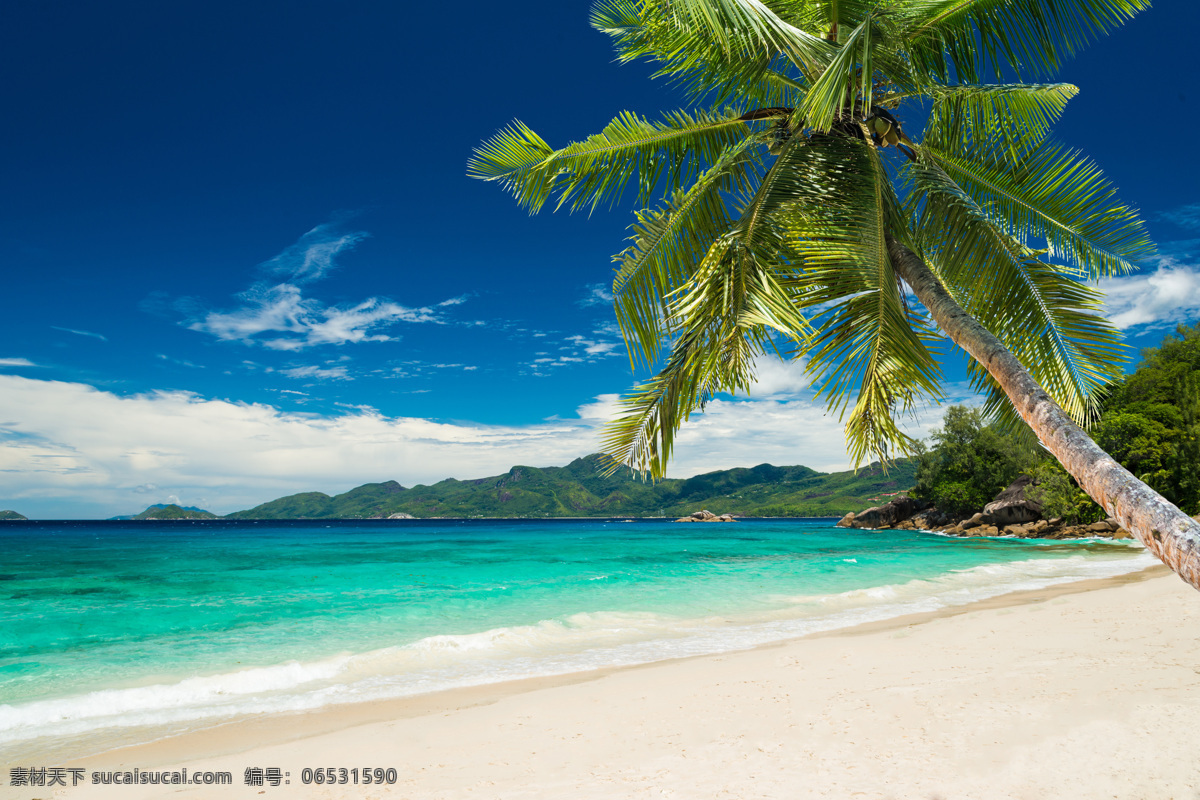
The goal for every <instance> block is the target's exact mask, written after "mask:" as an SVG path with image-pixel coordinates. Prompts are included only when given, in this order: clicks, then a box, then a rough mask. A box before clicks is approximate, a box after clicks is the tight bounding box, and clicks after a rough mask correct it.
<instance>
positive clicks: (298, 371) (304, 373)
mask: <svg viewBox="0 0 1200 800" xmlns="http://www.w3.org/2000/svg"><path fill="white" fill-rule="evenodd" d="M279 372H281V373H282V374H284V375H287V376H288V377H289V378H313V379H316V380H336V381H349V380H354V379H353V378H351V377H350V376H349V375H348V374H347V373H346V368H345V367H317V366H306V367H292V368H291V369H281V370H279Z"/></svg>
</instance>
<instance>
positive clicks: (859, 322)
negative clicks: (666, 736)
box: [468, 0, 1200, 588]
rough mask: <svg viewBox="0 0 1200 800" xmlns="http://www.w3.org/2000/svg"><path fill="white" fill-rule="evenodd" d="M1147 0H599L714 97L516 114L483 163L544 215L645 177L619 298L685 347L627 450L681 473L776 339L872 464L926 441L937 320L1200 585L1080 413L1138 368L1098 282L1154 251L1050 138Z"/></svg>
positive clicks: (622, 260)
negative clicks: (923, 423)
mask: <svg viewBox="0 0 1200 800" xmlns="http://www.w3.org/2000/svg"><path fill="white" fill-rule="evenodd" d="M1148 5H1149V0H599V2H598V3H597V4H596V6H595V7H594V9H593V12H592V24H593V25H594V26H595V27H596V28H598V29H600V30H601V31H603V32H605V33H607V34H609V35H610V36H611V37H612V38H613V40H614V41H615V44H616V48H617V52H618V56H619V59H620V60H621V61H633V60H637V59H646V60H649V61H650V62H652V63H653V64H654V65H656V66H657V68H658V72H657V75H658V76H663V77H667V78H669V79H671V80H673V81H675V82H676V83H678V84H679V85H680V86H681V87H682V89H683V90H684V91H685V92H686V93H688V95H689V97H690V99H691V100H693V101H694V102H696V103H697V104H698V105H702V106H703V110H697V111H692V112H686V111H675V112H672V113H668V114H666V115H664V116H663V117H662V118H661V119H660V120H658V121H651V120H649V119H646V118H643V117H640V116H638V115H635V114H632V113H629V112H625V113H622V114H621V115H619V116H618V117H617V118H616V119H614V120H613V121H612V122H611V123H610V124H609V125H608V126H607V127H605V128H604V130H602V131H601V132H600V133H598V134H596V135H594V136H591V137H589V138H587V139H585V140H583V141H580V142H575V143H573V144H570V145H568V146H567V147H564V148H562V149H559V150H555V149H554V148H552V147H550V146H549V145H548V144H546V143H545V142H544V141H543V140H542V139H541V138H540V137H539V136H538V135H537V134H536V133H534V132H533V131H532V130H531V129H530V128H528V127H527V126H525V125H524V124H522V123H520V122H514V123H512V124H511V125H510V126H508V127H507V128H505V129H503V130H501V131H500V132H499V133H497V134H496V135H495V136H494V137H493V138H491V139H490V140H488V141H487V142H485V143H483V144H482V145H481V146H480V147H479V148H478V149H477V150H476V152H475V155H474V157H473V158H472V159H471V161H470V164H469V166H468V170H469V173H470V174H471V175H472V176H474V177H477V178H481V179H484V180H490V181H496V182H498V183H499V184H500V185H501V186H503V187H504V188H505V189H507V190H509V191H510V192H512V193H513V195H514V196H515V197H516V198H517V200H518V201H519V202H520V203H521V204H523V205H524V206H526V207H527V208H529V209H530V210H531V212H536V211H537V210H538V209H540V208H542V207H543V206H544V205H545V204H546V203H547V202H548V201H551V202H553V203H554V205H555V207H556V208H562V207H568V208H570V209H572V210H574V209H579V208H594V207H596V206H597V205H599V204H602V203H611V202H613V201H615V200H616V199H618V198H619V197H621V196H623V195H624V194H626V193H627V192H631V191H636V194H637V201H638V205H639V206H640V207H641V210H640V211H638V212H637V221H636V223H635V224H634V225H633V226H632V231H633V235H632V236H631V238H630V243H629V246H628V247H627V249H625V250H624V251H623V252H622V253H620V254H619V255H618V256H616V257H615V260H616V261H617V262H618V264H619V267H618V270H617V274H616V278H615V280H614V283H613V294H614V297H615V302H616V310H617V317H618V320H619V322H620V324H621V327H622V330H623V332H624V334H625V338H626V342H627V344H628V345H629V350H630V354H631V359H633V361H634V363H635V366H637V365H639V364H640V365H645V366H651V365H658V364H659V363H660V362H661V361H662V360H663V359H665V365H664V366H662V368H661V370H660V371H659V372H658V373H657V375H656V376H655V377H654V378H652V379H651V380H649V381H647V382H645V383H643V384H641V385H639V386H638V387H637V388H636V389H635V391H634V392H633V393H632V394H631V395H630V396H629V397H627V398H625V399H624V401H623V408H622V411H621V412H620V414H619V416H618V418H617V419H616V420H615V421H614V422H613V423H611V424H610V426H609V428H608V430H607V433H606V436H605V447H606V449H607V450H608V452H609V453H610V455H612V456H613V458H614V463H627V464H629V465H630V466H632V467H634V468H636V469H639V470H644V471H649V472H650V473H651V474H653V475H661V474H662V472H663V470H664V466H665V463H666V460H667V459H668V458H669V456H670V453H671V448H672V443H673V438H674V434H675V432H676V431H677V430H678V428H679V427H680V425H681V424H682V423H683V422H684V421H685V420H686V419H687V418H688V416H689V414H690V413H691V412H692V411H694V410H696V409H698V408H700V409H702V408H703V407H704V405H705V403H706V402H707V400H708V399H709V398H711V397H712V396H713V395H714V394H716V393H719V392H732V393H736V392H739V391H743V392H744V391H749V390H750V389H751V387H752V385H753V382H754V363H755V359H756V358H758V357H761V356H763V355H764V354H766V353H768V351H775V352H779V353H786V354H788V355H791V356H793V357H803V358H805V359H806V366H807V368H808V369H809V370H811V371H812V373H813V374H814V376H815V377H816V382H817V385H818V388H819V392H820V393H821V394H822V395H823V396H824V397H825V399H826V401H827V403H828V404H829V406H830V407H831V408H832V409H834V410H836V411H837V412H838V413H839V414H841V415H842V418H843V419H845V422H846V437H847V442H848V444H849V448H850V451H851V454H852V456H853V458H854V460H855V463H856V464H858V463H862V461H863V460H864V459H866V458H867V457H868V456H871V457H874V456H877V457H880V458H881V459H883V460H884V461H885V462H886V460H887V459H888V458H889V457H891V456H892V455H894V454H895V453H899V452H909V451H910V449H911V447H912V445H913V444H914V442H913V441H912V440H911V439H910V438H909V437H908V436H907V435H906V434H905V433H904V432H903V430H902V429H901V428H900V426H899V424H898V422H897V418H898V416H900V415H902V414H904V413H906V412H908V411H910V410H911V409H912V408H913V406H914V404H915V403H917V402H920V401H928V400H936V399H937V398H938V397H939V396H940V389H939V386H940V383H941V379H942V376H941V371H940V367H939V364H938V360H937V358H936V357H935V353H936V351H937V348H938V346H939V343H940V342H941V341H942V335H944V336H946V337H949V339H950V340H951V341H952V342H953V343H954V344H955V345H957V346H959V347H961V348H962V349H964V350H965V351H966V352H967V353H969V354H970V355H971V356H972V357H973V361H972V362H971V365H970V370H971V379H972V381H973V383H974V385H975V386H976V387H977V388H978V389H979V390H981V391H983V392H986V394H987V398H988V399H987V409H988V411H989V413H990V414H992V415H993V416H994V417H995V418H997V419H1000V420H1002V421H1005V422H1006V423H1007V424H1010V425H1013V426H1020V425H1021V423H1020V422H1019V420H1024V422H1025V423H1028V425H1029V427H1030V428H1031V429H1032V430H1033V432H1034V433H1035V434H1036V435H1037V437H1038V439H1039V440H1040V441H1041V442H1042V444H1043V445H1044V446H1045V447H1046V448H1047V449H1049V451H1050V452H1051V453H1053V454H1054V456H1055V457H1056V458H1058V460H1059V461H1060V462H1062V464H1063V465H1064V466H1065V467H1066V468H1067V470H1068V471H1069V472H1070V473H1071V474H1072V475H1073V476H1074V477H1075V478H1076V479H1077V480H1078V481H1079V483H1080V485H1081V486H1082V487H1083V488H1084V489H1085V490H1086V491H1087V492H1088V493H1089V494H1090V495H1091V496H1092V497H1093V498H1094V499H1095V500H1096V501H1097V502H1098V503H1100V504H1101V505H1102V506H1103V507H1104V508H1105V509H1106V510H1107V511H1108V512H1109V513H1110V514H1112V515H1113V516H1114V517H1116V518H1117V519H1118V520H1119V521H1120V523H1121V524H1122V525H1124V526H1125V527H1126V528H1128V529H1129V530H1130V531H1131V532H1132V533H1134V535H1136V536H1137V537H1138V539H1140V540H1141V541H1142V543H1144V544H1145V545H1146V546H1147V547H1148V548H1149V549H1150V550H1151V551H1153V552H1154V553H1155V554H1156V555H1158V556H1159V558H1161V559H1162V560H1163V561H1164V562H1165V563H1167V564H1168V565H1169V566H1170V567H1171V568H1172V569H1174V570H1175V571H1176V572H1177V573H1179V574H1180V575H1181V576H1182V577H1183V578H1184V580H1186V581H1187V582H1189V583H1190V584H1192V585H1193V586H1195V587H1197V588H1200V525H1198V524H1197V523H1196V522H1195V521H1193V520H1192V519H1191V518H1189V517H1187V516H1186V515H1185V514H1183V513H1182V512H1181V511H1180V510H1179V509H1178V508H1176V507H1175V506H1174V505H1172V504H1170V503H1169V502H1167V501H1166V500H1165V499H1164V498H1162V497H1161V496H1159V495H1158V494H1157V493H1155V492H1154V491H1153V490H1151V489H1150V488H1149V487H1147V486H1145V485H1144V484H1143V483H1141V482H1140V481H1138V480H1137V479H1136V478H1135V477H1134V476H1133V475H1131V474H1130V473H1129V472H1128V471H1126V470H1125V469H1123V468H1122V467H1121V466H1120V465H1119V464H1117V463H1116V462H1115V461H1114V460H1113V459H1112V458H1111V457H1109V456H1108V455H1107V454H1106V453H1104V452H1103V451H1102V450H1100V449H1099V448H1098V447H1097V446H1096V445H1095V444H1094V443H1093V442H1092V441H1091V439H1089V438H1088V436H1087V435H1086V434H1085V433H1084V430H1083V429H1084V428H1086V427H1087V426H1088V424H1089V423H1090V422H1091V421H1092V420H1093V419H1094V418H1095V415H1096V413H1097V405H1098V399H1099V398H1100V397H1101V395H1102V392H1103V390H1104V387H1105V386H1106V385H1108V384H1109V383H1110V382H1112V380H1113V379H1114V378H1115V377H1116V376H1118V375H1119V374H1120V366H1119V360H1120V339H1119V336H1118V334H1117V332H1116V330H1115V329H1114V328H1113V327H1112V325H1111V324H1110V323H1109V322H1108V321H1107V320H1106V319H1104V318H1103V317H1102V316H1101V315H1100V313H1099V311H1100V307H1101V297H1100V296H1099V295H1098V293H1097V292H1096V291H1095V290H1094V289H1092V288H1091V287H1090V286H1089V285H1088V284H1087V281H1088V280H1089V279H1095V278H1097V277H1099V276H1103V275H1112V274H1120V273H1124V272H1127V271H1129V270H1132V269H1134V265H1135V264H1136V263H1137V261H1138V260H1139V259H1141V258H1143V257H1145V256H1146V255H1148V254H1150V253H1151V252H1152V245H1151V243H1150V241H1149V239H1148V237H1147V235H1146V232H1145V230H1144V227H1143V225H1142V223H1141V221H1140V220H1139V219H1138V217H1137V215H1136V213H1135V211H1133V210H1132V209H1130V208H1129V207H1127V206H1124V205H1122V204H1120V203H1119V202H1118V201H1117V199H1116V197H1115V192H1114V189H1113V188H1112V186H1111V185H1110V184H1109V183H1108V182H1107V181H1106V180H1105V178H1104V177H1103V175H1102V174H1101V173H1100V171H1099V170H1098V169H1097V168H1096V167H1095V166H1094V165H1093V164H1091V163H1090V162H1088V161H1087V160H1085V159H1084V158H1083V157H1082V156H1080V155H1079V154H1078V153H1077V152H1074V151H1072V150H1069V149H1066V148H1065V147H1063V146H1062V145H1060V144H1056V143H1054V142H1053V141H1052V140H1051V139H1050V138H1049V132H1050V128H1051V127H1052V125H1053V123H1054V122H1055V121H1056V120H1057V119H1058V117H1059V116H1060V114H1061V113H1062V111H1063V108H1064V107H1065V105H1066V103H1067V101H1068V100H1070V98H1071V97H1073V96H1074V95H1075V93H1076V92H1077V89H1076V88H1075V87H1074V86H1072V85H1069V84H1065V83H1051V82H1047V81H1050V80H1052V79H1053V77H1054V75H1055V73H1057V71H1058V69H1059V67H1060V65H1061V63H1062V62H1063V61H1064V60H1065V59H1066V58H1067V57H1069V56H1070V55H1071V54H1072V53H1073V52H1074V51H1075V50H1077V49H1078V48H1080V47H1082V46H1084V45H1085V44H1086V43H1087V41H1088V40H1089V39H1091V38H1094V37H1097V36H1099V35H1101V34H1104V33H1106V32H1107V31H1109V30H1111V29H1112V28H1114V27H1116V26H1118V25H1120V24H1123V23H1124V22H1125V21H1126V20H1127V19H1129V18H1131V17H1132V16H1133V14H1135V13H1136V12H1137V11H1139V10H1141V9H1143V8H1145V7H1146V6H1148ZM1029 81H1041V82H1029ZM921 121H924V128H923V131H922V133H921V135H920V136H919V137H917V138H919V139H920V142H919V143H917V142H916V141H914V140H913V139H912V138H910V134H912V135H914V136H915V135H916V131H917V129H918V127H919V125H920V122H921ZM635 181H636V185H635V186H634V185H631V184H634V182H635ZM656 197H657V198H658V199H657V200H655V198H656ZM906 287H907V288H906ZM909 291H911V293H912V295H915V298H916V301H917V302H914V301H913V300H912V299H910V295H909ZM939 329H940V334H939Z"/></svg>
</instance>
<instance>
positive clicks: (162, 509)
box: [131, 503, 220, 519]
mask: <svg viewBox="0 0 1200 800" xmlns="http://www.w3.org/2000/svg"><path fill="white" fill-rule="evenodd" d="M131 519H220V517H219V516H217V515H216V514H214V513H212V512H211V511H205V510H204V509H202V508H192V507H190V506H189V507H188V508H181V507H180V506H177V505H175V504H174V503H171V504H169V505H165V506H162V505H158V506H150V507H149V508H147V509H146V510H145V511H143V512H142V513H140V514H138V515H137V516H136V517H132V518H131Z"/></svg>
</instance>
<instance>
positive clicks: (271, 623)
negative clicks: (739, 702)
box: [0, 519, 1156, 754]
mask: <svg viewBox="0 0 1200 800" xmlns="http://www.w3.org/2000/svg"><path fill="white" fill-rule="evenodd" d="M0 548H2V549H0V553H2V554H3V555H2V556H0V747H4V748H5V749H6V750H10V751H13V752H15V750H13V748H17V750H23V751H29V752H35V751H40V750H44V749H46V748H51V747H55V746H57V747H58V748H60V749H61V748H64V747H66V748H68V749H70V748H74V752H75V754H82V753H86V752H94V751H96V750H99V749H103V748H104V747H107V746H112V745H114V744H120V743H124V742H128V741H144V740H147V739H153V738H156V737H158V736H163V735H168V734H171V733H177V732H179V731H183V730H188V729H193V728H198V727H203V726H206V725H213V724H220V723H221V722H224V721H228V720H230V719H233V718H238V717H243V716H246V715H255V714H265V713H277V712H282V711H299V710H305V709H314V708H320V707H322V706H328V705H332V704H338V703H352V702H362V701H369V700H376V699H383V698H393V697H402V696H405V695H413V694H419V693H426V692H432V691H438V690H441V689H447V688H452V687H458V686H468V685H477V684H483V683H489V682H495V681H503V680H510V679H516V678H523V677H531V676H537V675H552V674H561V673H567V672H575V671H581V670H587V669H594V668H598V667H604V666H614V665H624V664H635V663H644V662H649V661H654V660H659V659H665V658H674V657H679V656H686V655H696V654H702V653H714V652H720V651H726V650H734V649H742V648H747V647H752V646H755V645H758V644H762V643H765V642H769V641H776V640H781V639H786V638H791V637H795V636H800V635H804V634H806V633H811V632H815V631H820V630H830V629H834V628H839V627H845V626H849V625H854V624H857V623H860V622H865V621H871V620H878V619H885V618H888V617H893V616H898V615H901V614H906V613H912V612H917V611H927V610H934V609H938V608H942V607H945V606H950V605H957V604H963V603H967V602H971V601H972V600H976V599H981V598H985V597H990V596H995V595H998V594H1003V593H1005V592H1010V591H1015V590H1021V589H1033V588H1040V587H1044V586H1047V585H1050V584H1053V583H1061V582H1066V581H1072V580H1079V579H1083V578H1093V577H1105V576H1111V575H1117V574H1120V573H1124V572H1131V571H1136V570H1139V569H1142V568H1144V567H1146V566H1149V565H1150V564H1152V563H1156V562H1155V561H1154V559H1153V557H1151V556H1149V555H1148V554H1146V553H1145V552H1144V551H1143V550H1142V549H1140V548H1139V547H1137V546H1135V545H1131V544H1124V543H1115V542H1106V541H1080V542H1039V541H1024V540H1014V539H982V538H974V539H950V538H946V537H940V536H936V535H933V534H927V533H920V532H911V531H909V532H905V531H880V532H868V531H846V530H841V529H838V528H835V527H833V520H827V519H822V520H746V521H740V522H736V523H732V524H716V523H712V524H691V525H679V524H674V523H671V522H666V521H658V520H653V521H619V520H613V521H579V520H562V521H476V520H468V521H454V520H399V521H378V522H376V521H363V522H323V521H307V522H221V521H216V522H194V523H193V522H171V523H153V522H104V523H97V522H79V523H17V524H3V525H0ZM30 748H33V749H32V750H31V749H30Z"/></svg>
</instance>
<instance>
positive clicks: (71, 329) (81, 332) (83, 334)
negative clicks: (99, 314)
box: [50, 325, 108, 342]
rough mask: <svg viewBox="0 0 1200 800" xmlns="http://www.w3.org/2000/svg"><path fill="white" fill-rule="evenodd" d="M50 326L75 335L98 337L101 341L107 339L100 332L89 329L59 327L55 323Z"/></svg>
mask: <svg viewBox="0 0 1200 800" xmlns="http://www.w3.org/2000/svg"><path fill="white" fill-rule="evenodd" d="M50 327H51V328H53V329H54V330H56V331H62V332H63V333H73V334H75V335H76V336H88V337H90V338H92V339H99V340H100V341H102V342H107V341H108V337H107V336H105V335H104V334H102V333H92V332H91V331H77V330H75V329H74V328H60V327H58V326H57V325H51V326H50Z"/></svg>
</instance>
